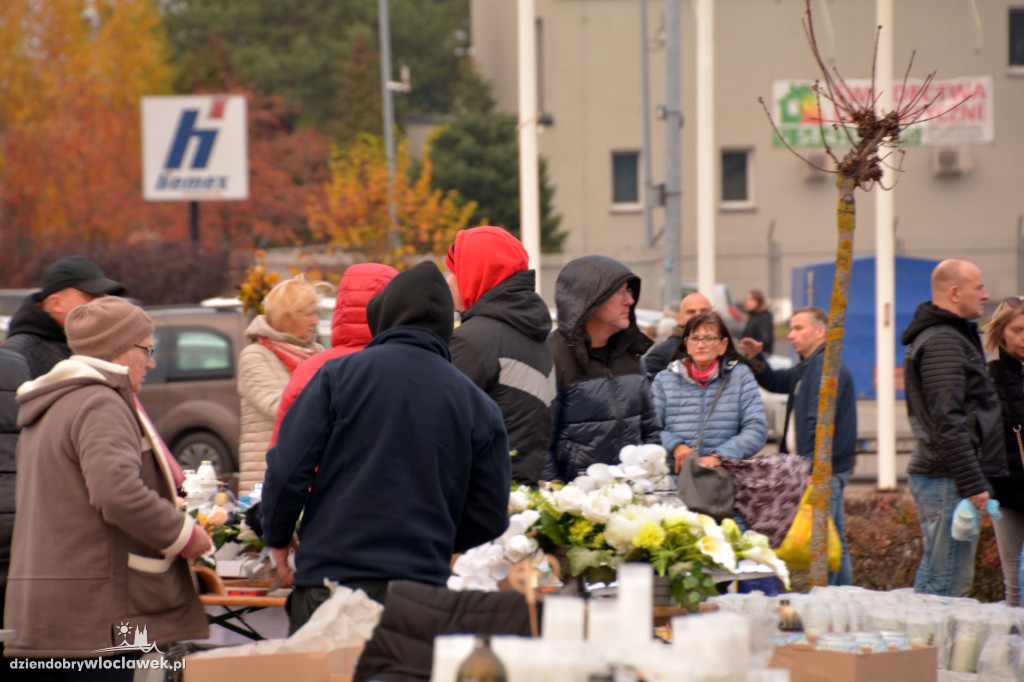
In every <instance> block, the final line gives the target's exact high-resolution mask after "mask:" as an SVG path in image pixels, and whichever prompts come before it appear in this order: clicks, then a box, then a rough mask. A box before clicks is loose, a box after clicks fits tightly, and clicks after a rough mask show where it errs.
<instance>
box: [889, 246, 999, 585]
mask: <svg viewBox="0 0 1024 682" xmlns="http://www.w3.org/2000/svg"><path fill="white" fill-rule="evenodd" d="M931 285H932V300H931V301H926V302H924V303H922V304H921V305H919V306H918V307H917V310H915V311H914V317H913V319H912V320H911V321H910V326H908V327H907V329H906V330H905V331H904V332H903V335H902V337H901V339H900V341H902V343H903V344H904V345H906V346H907V352H906V357H905V359H904V361H903V371H904V377H905V383H906V394H907V412H908V414H909V416H910V425H911V427H912V428H913V429H914V438H915V439H916V441H917V442H916V445H915V447H914V453H913V455H911V458H910V464H909V465H908V466H907V473H908V474H909V477H908V486H909V487H910V492H911V494H913V496H914V503H915V504H916V505H917V509H918V516H919V517H920V521H921V533H922V537H921V540H922V544H923V545H924V554H923V556H922V557H921V563H920V564H919V565H918V568H917V575H916V576H915V578H914V590H915V591H917V592H924V593H927V594H939V595H946V596H950V597H965V596H967V593H968V592H969V591H970V589H971V583H972V582H973V578H974V554H975V551H976V550H977V547H978V537H977V536H974V538H973V539H968V540H962V541H961V540H954V539H953V538H952V537H951V536H950V524H951V522H952V519H953V510H954V508H955V507H956V505H957V504H958V502H959V500H960V499H961V498H963V499H967V500H970V502H971V504H973V505H974V506H975V508H977V509H978V510H979V512H980V511H982V510H984V509H985V506H986V503H987V502H988V499H989V495H990V486H989V483H988V481H987V480H986V478H987V477H992V476H1005V475H1006V454H1005V450H1004V449H1003V437H1002V433H1001V428H1002V417H1001V413H1000V406H999V398H998V396H997V395H996V392H995V389H994V388H993V386H992V383H991V381H989V377H988V374H987V373H986V367H985V354H984V352H983V351H982V348H981V340H980V339H979V338H978V326H977V325H976V324H975V322H974V320H976V319H978V318H979V317H981V316H982V314H983V313H984V303H985V301H986V300H988V292H987V291H986V290H985V282H984V280H983V279H982V277H981V271H980V270H979V269H978V266H976V265H975V264H974V263H971V262H970V261H966V260H962V259H959V258H951V259H949V260H944V261H942V262H941V263H939V264H938V265H937V266H936V267H935V270H934V271H933V272H932V280H931Z"/></svg>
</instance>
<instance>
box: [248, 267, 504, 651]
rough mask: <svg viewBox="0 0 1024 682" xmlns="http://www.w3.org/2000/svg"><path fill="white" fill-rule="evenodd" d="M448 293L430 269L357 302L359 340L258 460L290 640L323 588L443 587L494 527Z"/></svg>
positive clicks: (482, 421) (486, 466)
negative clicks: (401, 583) (457, 361)
mask: <svg viewBox="0 0 1024 682" xmlns="http://www.w3.org/2000/svg"><path fill="white" fill-rule="evenodd" d="M453 313H454V308H453V305H452V296H451V291H450V290H449V289H448V285H447V284H446V283H445V280H444V277H443V276H442V275H441V272H440V270H438V268H437V266H436V265H434V264H433V263H426V262H425V263H420V264H419V265H416V266H415V267H412V268H410V269H409V270H406V271H405V272H403V273H401V274H399V275H397V276H396V277H395V278H394V279H393V280H391V282H390V283H389V284H388V286H387V287H386V288H385V289H384V291H382V292H381V293H380V294H378V295H377V296H375V297H374V298H372V299H371V300H370V303H369V305H368V306H367V308H366V320H367V322H368V323H369V326H370V332H371V333H372V334H373V340H372V341H371V342H370V343H369V344H368V345H367V346H366V348H364V349H363V350H362V351H360V352H358V353H353V354H351V355H346V356H345V357H342V358H337V359H335V360H329V361H328V362H327V363H326V364H325V365H324V366H323V367H321V368H320V370H319V371H318V372H317V373H316V374H315V375H314V376H313V378H312V379H311V380H310V382H309V383H308V384H307V385H306V387H305V388H304V389H303V391H302V393H300V394H299V397H298V398H297V399H296V400H295V402H294V403H293V404H292V406H291V408H289V410H288V412H287V414H286V415H285V417H284V420H283V421H282V422H281V430H280V432H279V434H278V439H277V444H276V445H275V446H274V447H273V448H271V450H270V451H269V452H268V453H267V472H266V478H265V480H264V484H263V502H262V507H263V532H264V538H265V540H266V543H267V545H268V546H269V547H270V548H271V552H272V553H273V556H274V559H275V561H276V562H277V565H278V571H279V573H281V575H282V577H283V578H284V580H285V582H288V581H290V580H292V575H291V573H290V571H288V569H287V558H288V547H289V545H290V544H291V543H292V535H293V533H294V532H295V524H296V522H297V521H298V519H299V515H300V513H301V514H302V525H301V527H300V529H299V543H300V544H299V545H298V550H297V552H296V554H295V566H296V570H295V574H294V584H295V590H293V592H292V596H291V598H290V602H289V613H290V618H291V628H292V631H293V632H294V631H295V630H296V629H298V628H299V627H301V625H302V624H303V623H305V622H306V620H308V619H309V616H310V615H312V613H313V611H314V610H315V609H316V607H317V606H319V605H320V604H321V603H322V602H323V601H324V600H326V599H327V597H328V596H329V594H328V591H327V589H326V588H325V587H323V584H324V579H325V578H326V579H330V580H333V581H337V582H338V583H340V584H342V585H346V586H349V587H352V588H356V589H362V590H364V591H365V592H366V593H367V594H368V595H369V596H370V597H372V598H374V599H377V600H378V601H383V600H384V595H385V594H386V591H387V585H388V583H389V582H390V581H391V580H395V579H405V580H414V581H417V582H422V583H427V584H430V585H444V584H446V582H447V580H448V576H449V565H450V561H451V557H452V554H453V553H455V552H464V551H466V550H467V549H470V548H472V547H475V546H477V545H480V544H483V543H484V542H487V541H489V540H493V539H494V538H495V537H497V536H499V535H501V533H503V532H504V530H505V528H506V527H507V526H508V496H509V486H510V484H511V479H510V476H509V455H508V438H507V436H506V434H505V426H504V425H503V423H502V418H501V412H500V411H499V410H498V406H497V405H495V404H494V401H493V400H491V399H490V398H488V397H487V394H486V393H484V392H483V391H481V390H480V389H479V388H477V387H476V386H475V385H474V384H473V382H472V381H470V380H469V378H467V377H466V376H465V375H464V374H462V372H460V371H459V370H457V369H456V368H455V367H454V366H452V364H451V354H450V352H449V350H448V343H449V341H450V340H451V335H452V318H453Z"/></svg>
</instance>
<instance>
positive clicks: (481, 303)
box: [462, 270, 551, 341]
mask: <svg viewBox="0 0 1024 682" xmlns="http://www.w3.org/2000/svg"><path fill="white" fill-rule="evenodd" d="M536 284H537V278H536V275H535V274H534V271H533V270H523V271H522V272H517V273H516V274H514V275H512V276H511V277H507V278H505V279H504V280H503V281H501V282H499V283H498V284H496V285H494V286H493V287H491V288H490V289H488V290H487V291H486V292H485V293H484V295H483V296H481V297H480V298H479V299H477V302H476V303H474V304H473V305H472V306H470V308H469V310H467V311H466V312H464V313H462V321H463V322H466V321H467V320H470V319H472V318H474V317H476V316H480V317H490V318H493V319H495V320H501V321H502V322H505V323H506V324H509V325H511V326H512V327H514V328H515V329H516V330H517V331H519V332H520V333H522V334H523V335H524V336H526V337H527V338H529V339H534V340H536V341H543V340H544V339H546V338H547V337H548V334H549V333H550V332H551V312H550V311H549V310H548V307H547V305H546V304H545V303H544V299H543V298H541V297H540V295H539V294H538V293H537V291H536Z"/></svg>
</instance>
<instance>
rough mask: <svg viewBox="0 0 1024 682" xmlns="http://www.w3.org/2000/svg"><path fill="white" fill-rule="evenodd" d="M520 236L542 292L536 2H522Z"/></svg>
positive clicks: (520, 11)
mask: <svg viewBox="0 0 1024 682" xmlns="http://www.w3.org/2000/svg"><path fill="white" fill-rule="evenodd" d="M518 9H519V225H520V232H519V235H520V237H521V238H522V241H523V246H525V247H526V253H527V254H528V255H529V257H530V266H531V267H532V268H533V269H534V270H535V271H536V272H537V291H538V292H539V291H540V279H541V268H540V179H539V174H540V172H539V170H538V166H537V48H536V44H537V26H536V15H535V14H534V5H533V0H519V7H518Z"/></svg>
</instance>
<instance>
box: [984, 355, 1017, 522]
mask: <svg viewBox="0 0 1024 682" xmlns="http://www.w3.org/2000/svg"><path fill="white" fill-rule="evenodd" d="M988 373H989V376H991V377H992V383H993V384H994V385H995V387H996V394H997V395H998V396H999V404H1000V405H1001V406H1002V411H1003V441H1004V443H1005V445H1006V468H1007V470H1008V471H1009V475H1008V476H994V477H992V478H990V479H989V483H991V484H992V489H993V490H994V491H995V495H996V499H997V500H999V504H1000V505H1002V506H1004V507H1009V508H1010V509H1013V510H1015V511H1019V512H1024V461H1022V460H1024V455H1022V454H1021V445H1020V441H1019V440H1018V439H1017V434H1016V433H1014V429H1015V428H1016V429H1020V428H1021V427H1022V426H1024V365H1021V362H1020V360H1018V359H1017V358H1015V357H1013V356H1012V355H1010V354H1009V353H1007V352H1006V350H1004V349H1002V348H1000V349H999V357H998V358H997V359H995V360H993V361H992V362H990V363H988ZM1020 435H1021V438H1024V431H1022V432H1021V433H1020Z"/></svg>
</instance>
